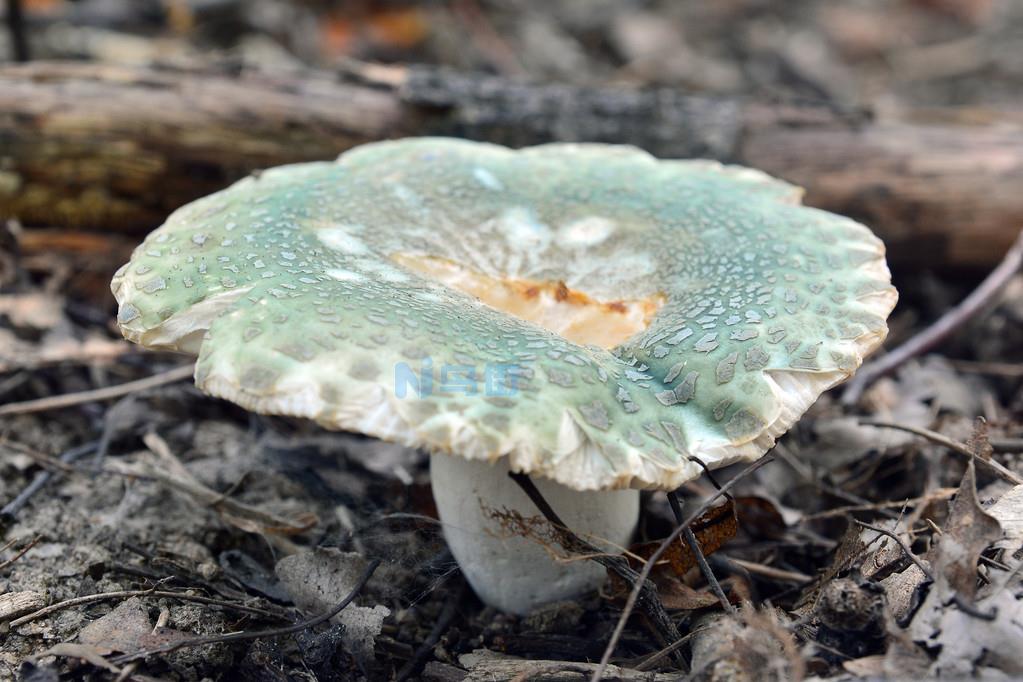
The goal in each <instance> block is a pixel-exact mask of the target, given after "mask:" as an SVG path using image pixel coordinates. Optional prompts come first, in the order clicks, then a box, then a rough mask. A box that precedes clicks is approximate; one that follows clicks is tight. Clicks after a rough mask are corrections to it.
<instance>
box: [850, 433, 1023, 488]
mask: <svg viewBox="0 0 1023 682" xmlns="http://www.w3.org/2000/svg"><path fill="white" fill-rule="evenodd" d="M860 423H861V424H865V425H867V426H878V427H881V428H884V429H898V430H899V431H906V432H908V433H912V434H914V435H917V436H920V437H922V438H926V439H927V440H929V441H931V442H932V443H937V444H938V445H942V446H944V447H946V448H948V449H949V450H952V451H953V452H957V453H959V454H960V455H965V456H967V457H969V458H970V459H972V460H974V461H976V462H977V463H979V464H983V465H986V466H988V467H990V468H991V469H993V470H994V471H995V472H997V473H998V475H999V476H1001V477H1002V478H1004V479H1005V480H1006V481H1009V482H1010V483H1013V484H1015V485H1023V477H1021V476H1020V475H1019V474H1017V473H1016V472H1014V471H1012V470H1010V469H1008V468H1007V467H1006V466H1005V465H1003V464H1002V463H1001V462H998V461H996V460H993V459H984V458H983V457H978V456H977V453H976V452H974V451H973V450H971V449H970V448H969V446H967V445H966V444H965V443H960V442H959V441H956V440H952V439H951V438H949V437H948V436H946V435H943V434H940V433H938V432H937V431H931V430H930V429H925V428H921V427H919V426H910V425H909V424H897V423H895V422H886V421H879V420H876V419H861V420H860Z"/></svg>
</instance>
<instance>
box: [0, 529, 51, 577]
mask: <svg viewBox="0 0 1023 682" xmlns="http://www.w3.org/2000/svg"><path fill="white" fill-rule="evenodd" d="M42 539H43V536H42V535H37V536H36V537H35V538H33V539H32V541H31V542H29V543H28V544H27V545H25V546H24V547H22V548H21V549H20V550H19V551H18V553H17V554H15V555H14V556H12V557H11V558H10V559H8V560H7V561H0V571H2V570H4V569H5V568H7V567H8V566H10V565H11V564H13V563H14V562H15V561H17V560H18V559H20V558H21V557H23V556H25V555H26V554H27V553H28V550H30V549H32V548H33V547H35V546H36V545H37V544H39V541H40V540H42ZM4 549H6V546H5V547H4Z"/></svg>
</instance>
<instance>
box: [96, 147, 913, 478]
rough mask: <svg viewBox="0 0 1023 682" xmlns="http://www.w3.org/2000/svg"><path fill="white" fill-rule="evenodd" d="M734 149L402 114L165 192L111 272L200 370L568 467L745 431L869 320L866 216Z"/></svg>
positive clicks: (590, 469) (827, 365)
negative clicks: (169, 206)
mask: <svg viewBox="0 0 1023 682" xmlns="http://www.w3.org/2000/svg"><path fill="white" fill-rule="evenodd" d="M800 195H801V191H800V190H799V189H798V188H795V187H793V186H791V185H789V184H787V183H784V182H781V181H779V180H775V179H773V178H770V177H769V176H767V175H765V174H763V173H760V172H758V171H753V170H749V169H745V168H738V167H730V166H722V165H720V164H717V163H713V162H706V161H659V160H656V159H655V158H653V157H652V156H650V155H649V154H647V153H645V152H642V151H640V150H637V149H634V148H631V147H617V146H608V145H596V144H550V145H543V146H539V147H532V148H528V149H523V150H519V151H512V150H509V149H506V148H503V147H500V146H496V145H489V144H479V143H472V142H465V141H458V140H451V139H438V138H419V139H406V140H398V141H393V142H381V143H376V144H370V145H365V146H362V147H358V148H355V149H353V150H351V151H349V152H346V153H345V154H343V155H342V156H341V157H340V158H339V159H338V160H337V161H336V162H333V163H327V162H324V163H306V164H300V165H293V166H284V167H280V168H274V169H270V170H268V171H265V172H263V173H260V174H259V175H255V176H252V177H249V178H246V179H245V180H242V181H240V182H238V183H236V184H235V185H233V186H231V187H230V188H228V189H226V190H224V191H222V192H218V193H217V194H214V195H211V196H208V197H205V198H203V199H200V200H198V201H195V202H193V203H191V204H189V205H187V206H185V207H183V208H181V209H180V210H178V211H176V212H175V213H174V214H173V215H171V216H170V218H169V219H168V220H167V222H166V223H165V224H164V225H163V226H162V227H160V228H159V229H157V230H156V231H154V232H153V233H152V234H150V235H149V236H148V237H147V239H146V240H145V242H144V243H143V244H142V245H141V246H139V247H138V249H137V250H136V251H135V253H134V255H133V257H132V260H131V262H130V263H128V264H127V265H125V266H124V267H122V268H121V269H120V270H119V271H118V273H117V274H116V275H115V277H114V280H113V282H112V288H113V291H114V294H115V296H116V298H117V301H118V303H119V304H120V310H119V314H118V322H119V324H120V326H121V329H122V331H123V333H124V335H125V337H126V338H128V339H130V340H132V341H135V342H137V343H141V344H143V345H145V346H149V347H153V348H163V349H175V350H180V351H184V352H189V353H194V354H197V355H198V363H197V366H196V375H195V380H196V384H197V386H199V388H200V389H202V390H203V391H205V392H207V393H209V394H211V395H215V396H220V397H223V398H226V399H228V400H231V401H234V402H236V403H238V404H240V405H242V406H244V407H246V408H249V409H251V410H254V411H257V412H263V413H271V414H282V415H292V416H300V417H308V418H311V419H314V420H316V421H317V422H318V423H320V424H322V425H323V426H325V427H327V428H331V429H344V430H349V431H358V432H361V433H365V434H368V435H372V436H375V437H379V438H383V439H387V440H393V441H397V442H400V443H403V444H405V445H408V446H413V447H424V448H427V449H429V450H431V451H434V452H449V453H452V454H457V455H460V456H462V457H465V458H468V459H484V460H495V459H497V458H499V457H508V458H509V465H510V467H511V468H512V469H513V470H517V471H523V472H527V473H529V474H531V475H536V476H544V477H548V478H552V479H555V480H556V481H558V482H560V483H562V484H564V485H567V486H570V487H572V488H576V489H580V490H586V489H605V488H621V487H639V488H661V489H672V488H676V487H678V486H679V485H680V484H681V483H683V482H685V481H687V480H689V479H692V478H695V477H696V476H698V475H699V474H700V473H701V471H702V469H701V467H700V466H699V465H698V464H697V463H696V462H694V461H693V458H696V459H699V460H700V461H702V462H703V463H704V464H706V465H707V466H710V467H718V466H722V465H724V464H728V463H731V462H734V461H737V460H743V459H745V460H751V459H755V458H757V457H759V456H761V455H762V454H763V453H764V452H766V451H767V449H768V448H770V447H771V445H772V444H773V443H774V441H775V439H776V438H777V437H778V436H780V435H781V434H782V433H784V432H785V431H786V430H787V429H788V428H789V427H790V426H791V425H792V424H793V423H794V422H795V421H796V420H797V419H798V418H799V416H800V415H801V414H802V413H803V412H804V411H805V410H806V409H807V408H808V407H809V406H810V405H811V404H812V403H813V402H814V401H815V400H816V399H817V397H818V396H819V395H820V393H821V392H823V391H824V390H826V389H828V388H829V387H831V386H833V385H835V384H837V383H838V382H840V381H842V380H844V379H846V378H848V377H849V376H851V375H852V373H853V372H854V371H855V370H856V368H857V367H858V366H859V365H860V363H861V362H862V359H863V357H864V356H865V355H866V354H868V353H869V352H870V351H871V350H873V349H874V348H875V347H876V346H877V345H878V344H880V343H881V341H882V340H883V339H884V337H885V334H886V333H887V326H886V323H885V320H886V318H887V316H888V314H889V313H890V312H891V309H892V308H893V306H894V305H895V301H896V298H897V295H896V292H895V290H894V289H893V288H892V286H891V284H890V276H889V273H888V269H887V266H886V264H885V261H884V247H883V245H882V244H881V242H880V241H879V240H878V239H876V238H875V237H874V236H873V235H872V234H871V232H870V231H869V230H868V229H867V228H866V227H864V226H862V225H860V224H858V223H856V222H854V221H852V220H849V219H847V218H843V217H840V216H837V215H833V214H830V213H826V212H824V211H820V210H816V209H812V208H808V207H804V206H800V205H799V198H800Z"/></svg>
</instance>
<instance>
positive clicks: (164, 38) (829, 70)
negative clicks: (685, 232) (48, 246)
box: [0, 0, 1023, 111]
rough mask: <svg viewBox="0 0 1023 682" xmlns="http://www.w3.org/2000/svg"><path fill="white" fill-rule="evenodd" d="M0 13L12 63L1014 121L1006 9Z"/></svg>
mask: <svg viewBox="0 0 1023 682" xmlns="http://www.w3.org/2000/svg"><path fill="white" fill-rule="evenodd" d="M5 1H6V4H7V7H8V10H7V11H8V12H10V8H12V7H17V6H19V5H20V6H21V13H22V15H23V18H22V23H23V25H24V35H25V39H24V41H23V43H27V50H26V48H25V46H24V45H22V46H21V47H20V49H16V46H15V41H14V40H13V39H12V37H11V34H10V33H7V34H6V35H5V36H4V37H3V40H2V41H0V54H2V55H3V58H4V59H8V60H10V59H13V58H14V57H15V54H16V53H20V56H21V57H22V58H24V57H26V56H31V57H33V58H36V59H75V60H93V61H102V62H113V63H119V64H154V63H160V64H167V65H175V66H179V67H183V68H188V67H192V68H195V67H205V66H208V65H209V64H210V63H215V62H229V63H232V64H236V65H238V66H239V67H263V68H275V69H277V68H289V67H309V66H315V67H322V68H331V67H334V66H338V65H339V64H341V63H343V62H344V61H345V60H349V59H357V60H365V61H379V62H385V63H399V64H403V63H427V64H437V65H444V66H449V67H452V68H456V69H459V70H467V71H484V72H491V73H497V74H504V75H508V76H516V77H527V78H531V79H535V80H540V81H558V82H566V83H573V84H580V85H583V84H589V85H594V84H608V83H616V84H631V85H662V86H671V87H678V88H684V89H686V90H688V91H691V92H703V93H713V94H743V95H754V96H771V97H805V98H810V99H812V100H817V101H823V102H827V103H829V104H831V105H833V106H835V107H843V108H848V107H851V108H855V107H870V108H871V109H874V110H884V111H887V110H890V109H895V110H898V109H901V108H905V107H933V106H983V107H1006V108H1013V107H1017V106H1018V105H1019V100H1020V93H1021V87H1023V3H1020V2H1017V1H1015V0H849V1H847V2H834V1H833V0H786V1H784V2H777V1H772V0H719V1H716V2H702V1H698V0H548V1H545V2H529V1H527V0H506V1H500V2H498V1H492V0H491V1H488V0H453V1H452V2H439V1H437V2H397V1H393V2H386V1H368V0H336V1H330V0H322V1H316V0H307V1H305V2H301V1H291V2H286V1H284V0H131V1H130V2H128V1H124V0H80V1H78V2H71V1H69V0H5ZM26 52H27V54H26Z"/></svg>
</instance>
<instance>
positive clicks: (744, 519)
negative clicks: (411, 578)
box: [735, 495, 787, 540]
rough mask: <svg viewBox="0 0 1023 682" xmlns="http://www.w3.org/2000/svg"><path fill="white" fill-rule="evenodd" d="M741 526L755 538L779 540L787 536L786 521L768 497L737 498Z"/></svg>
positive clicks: (736, 505)
mask: <svg viewBox="0 0 1023 682" xmlns="http://www.w3.org/2000/svg"><path fill="white" fill-rule="evenodd" d="M735 508H736V512H737V513H738V515H739V526H740V527H741V528H742V529H743V531H745V532H746V533H749V534H750V535H752V536H753V537H755V538H764V539H768V540H777V539H778V538H780V537H781V536H782V535H784V534H785V528H786V527H787V526H786V524H785V519H784V518H783V517H782V515H781V512H780V511H778V508H777V507H776V506H774V502H771V501H770V500H769V499H767V498H766V497H756V496H753V495H749V496H744V497H737V498H735Z"/></svg>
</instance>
